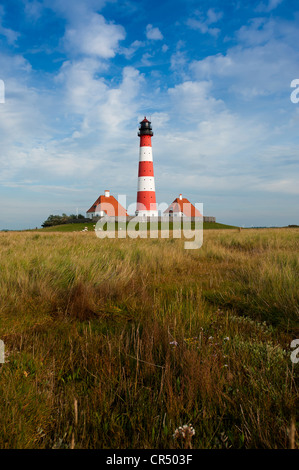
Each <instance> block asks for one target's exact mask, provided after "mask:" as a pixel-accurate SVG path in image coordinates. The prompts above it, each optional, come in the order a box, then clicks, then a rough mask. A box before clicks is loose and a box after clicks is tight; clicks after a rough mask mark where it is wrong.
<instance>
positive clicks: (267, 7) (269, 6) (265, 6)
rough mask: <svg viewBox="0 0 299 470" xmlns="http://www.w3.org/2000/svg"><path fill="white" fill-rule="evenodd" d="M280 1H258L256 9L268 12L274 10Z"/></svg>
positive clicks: (281, 0)
mask: <svg viewBox="0 0 299 470" xmlns="http://www.w3.org/2000/svg"><path fill="white" fill-rule="evenodd" d="M282 2H283V0H268V3H265V2H260V3H259V4H258V6H257V7H256V11H258V12H265V13H269V12H270V11H272V10H275V8H277V7H278V5H280V4H281V3H282Z"/></svg>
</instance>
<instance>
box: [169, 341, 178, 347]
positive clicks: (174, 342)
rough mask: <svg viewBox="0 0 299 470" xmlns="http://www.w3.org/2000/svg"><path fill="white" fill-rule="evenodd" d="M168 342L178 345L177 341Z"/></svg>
mask: <svg viewBox="0 0 299 470" xmlns="http://www.w3.org/2000/svg"><path fill="white" fill-rule="evenodd" d="M169 344H173V345H174V346H178V344H179V343H177V342H176V341H170V343H169Z"/></svg>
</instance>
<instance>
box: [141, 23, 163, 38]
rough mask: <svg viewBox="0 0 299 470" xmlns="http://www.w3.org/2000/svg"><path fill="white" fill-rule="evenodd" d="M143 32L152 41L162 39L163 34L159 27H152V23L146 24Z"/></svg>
mask: <svg viewBox="0 0 299 470" xmlns="http://www.w3.org/2000/svg"><path fill="white" fill-rule="evenodd" d="M145 34H146V37H147V39H152V40H154V41H156V40H161V39H163V34H162V33H161V31H160V30H159V28H154V27H153V25H152V24H148V25H147V27H146V33H145Z"/></svg>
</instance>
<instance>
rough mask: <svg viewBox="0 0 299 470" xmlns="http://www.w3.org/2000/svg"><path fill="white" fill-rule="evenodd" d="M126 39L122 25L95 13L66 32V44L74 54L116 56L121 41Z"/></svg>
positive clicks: (101, 56) (100, 56)
mask: <svg viewBox="0 0 299 470" xmlns="http://www.w3.org/2000/svg"><path fill="white" fill-rule="evenodd" d="M123 39H125V30H124V28H123V27H122V26H120V25H116V24H114V23H111V22H110V23H108V22H107V21H106V20H105V18H104V17H103V16H102V15H99V14H96V13H93V14H91V15H90V16H89V17H88V19H85V20H83V21H82V22H80V23H79V24H75V25H74V24H72V25H71V26H69V27H67V29H66V32H65V37H64V41H65V45H66V48H67V49H68V50H70V51H71V52H72V53H73V54H76V55H77V54H85V55H87V56H95V57H99V58H103V59H110V58H112V57H114V56H115V54H116V51H117V49H118V43H119V41H121V40H123Z"/></svg>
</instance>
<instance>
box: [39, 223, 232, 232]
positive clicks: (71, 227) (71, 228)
mask: <svg viewBox="0 0 299 470" xmlns="http://www.w3.org/2000/svg"><path fill="white" fill-rule="evenodd" d="M94 225H95V223H94V222H90V223H78V224H65V225H56V226H53V227H46V228H42V229H38V230H39V231H43V232H77V231H78V232H79V231H82V230H83V229H84V228H85V227H87V228H88V230H89V231H94ZM127 225H128V223H127ZM113 227H114V225H113ZM115 227H116V230H118V223H116V224H115ZM194 227H195V223H194V222H192V223H191V228H192V229H194ZM149 228H150V225H149V223H147V230H149ZM203 228H204V230H210V229H213V230H219V229H236V228H238V227H235V226H233V225H226V224H220V223H218V222H215V223H212V222H204V223H203ZM158 229H159V230H160V229H161V222H159V223H158ZM169 229H170V230H172V229H173V223H170V224H169Z"/></svg>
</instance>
